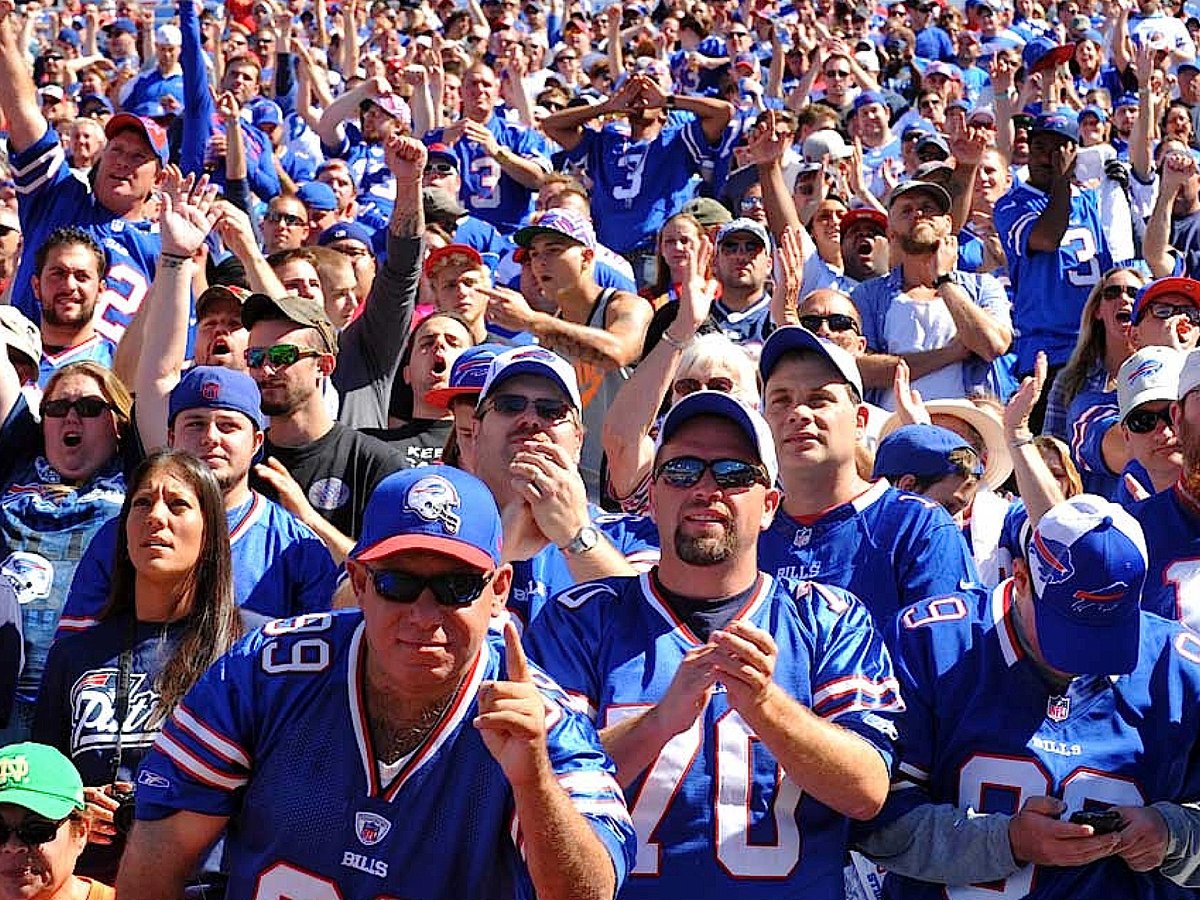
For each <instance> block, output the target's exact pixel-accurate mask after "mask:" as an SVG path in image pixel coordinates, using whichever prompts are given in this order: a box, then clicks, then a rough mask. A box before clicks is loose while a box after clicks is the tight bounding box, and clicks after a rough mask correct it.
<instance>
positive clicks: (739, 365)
mask: <svg viewBox="0 0 1200 900" xmlns="http://www.w3.org/2000/svg"><path fill="white" fill-rule="evenodd" d="M711 255H712V245H711V244H710V243H707V242H705V243H704V244H697V245H696V246H694V247H689V248H688V249H687V250H686V251H685V255H684V259H683V261H682V264H681V265H680V266H679V275H680V277H681V278H682V288H681V292H680V298H679V313H678V315H677V316H676V318H675V321H674V322H672V323H671V325H670V326H669V327H668V328H667V330H666V332H665V333H664V334H663V336H662V338H661V340H659V342H658V343H657V344H655V346H654V349H653V350H651V351H650V352H649V353H647V354H646V356H645V358H643V359H642V361H641V362H640V363H639V364H638V367H637V368H636V369H635V370H634V372H633V375H632V376H631V377H630V378H629V380H628V381H627V382H625V384H623V385H622V386H621V390H620V391H618V392H617V395H616V397H615V398H613V402H612V405H610V406H609V408H608V415H607V416H606V417H605V420H604V452H605V453H607V454H608V493H609V494H610V495H611V496H612V497H615V498H616V499H617V500H618V502H619V503H620V504H621V508H622V509H623V510H624V511H625V512H630V513H644V512H645V511H646V509H647V508H648V505H649V488H650V477H651V467H652V465H653V463H654V435H655V434H656V433H657V429H658V423H659V411H660V409H661V408H662V406H663V405H664V399H665V403H666V405H667V406H668V407H670V406H672V405H674V404H675V403H677V402H679V400H681V399H682V398H684V397H686V396H687V395H688V394H694V393H695V392H696V391H700V390H710V391H721V392H723V393H726V394H733V395H734V396H736V397H738V398H739V399H741V400H743V401H744V402H745V403H746V404H747V405H749V406H752V407H754V408H756V409H757V407H758V400H759V397H758V374H757V372H756V371H755V369H754V363H753V362H752V361H751V360H750V357H749V356H747V355H746V353H745V352H744V351H743V350H742V349H741V348H740V347H738V346H737V345H736V344H734V343H733V342H732V341H730V340H729V339H728V338H727V337H725V336H724V335H722V334H705V335H699V336H698V335H697V333H696V332H697V330H698V329H699V328H700V326H701V324H702V323H703V322H704V321H705V320H706V319H707V318H708V311H709V308H710V307H711V305H712V295H711V294H710V293H709V292H708V289H707V285H706V284H705V282H704V277H703V276H704V273H706V272H707V271H708V259H709V258H710V257H711Z"/></svg>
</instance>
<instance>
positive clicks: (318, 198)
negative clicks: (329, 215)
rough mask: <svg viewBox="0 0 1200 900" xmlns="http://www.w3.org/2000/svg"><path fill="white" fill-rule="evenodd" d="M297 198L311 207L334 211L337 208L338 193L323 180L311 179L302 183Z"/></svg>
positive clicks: (322, 210)
mask: <svg viewBox="0 0 1200 900" xmlns="http://www.w3.org/2000/svg"><path fill="white" fill-rule="evenodd" d="M296 199H298V200H299V201H300V202H301V203H303V204H304V205H305V206H307V207H309V208H310V209H315V210H318V211H320V212H332V211H333V210H335V209H337V195H336V194H335V193H334V192H333V188H331V187H330V186H329V185H327V184H326V183H325V182H323V181H309V182H307V183H306V184H302V185H300V189H299V190H297V191H296Z"/></svg>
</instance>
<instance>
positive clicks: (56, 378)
mask: <svg viewBox="0 0 1200 900" xmlns="http://www.w3.org/2000/svg"><path fill="white" fill-rule="evenodd" d="M130 403H131V401H130V398H129V392H128V391H126V390H125V387H124V385H122V384H121V382H120V381H119V380H118V379H117V378H116V376H115V375H113V374H112V372H110V371H109V370H108V369H106V368H104V367H103V366H100V365H98V364H96V363H93V362H79V363H73V364H71V365H68V366H64V367H63V368H62V369H60V370H58V371H57V372H56V373H55V374H54V375H53V377H51V379H50V381H49V382H48V383H47V384H46V390H45V393H44V394H43V395H42V401H41V407H40V413H41V422H40V423H39V422H38V419H37V416H36V413H37V412H38V410H34V409H31V408H30V407H29V402H28V400H27V399H26V397H25V396H24V395H23V394H22V393H21V385H20V379H19V378H18V376H17V373H16V371H15V370H14V368H13V366H12V363H10V362H9V359H8V354H6V353H0V422H2V423H3V425H2V426H0V447H3V448H4V449H3V452H2V453H0V576H3V577H7V578H8V580H9V581H11V582H12V583H13V586H14V587H15V588H16V590H17V599H18V600H19V601H20V604H21V615H22V629H23V632H24V641H25V646H24V649H25V667H24V669H23V670H22V672H21V677H20V680H19V682H18V685H17V699H16V704H15V706H14V709H13V715H12V718H11V719H10V721H9V725H8V729H7V730H5V731H0V745H3V744H6V743H11V742H12V741H18V740H24V739H25V738H27V737H28V736H29V729H30V726H31V724H32V721H33V708H34V702H35V701H36V700H37V692H38V685H39V684H40V682H41V679H42V670H43V667H44V666H45V662H46V654H47V653H48V652H49V650H50V642H51V641H52V640H53V638H54V632H55V629H56V628H57V625H58V616H59V613H60V612H61V611H62V606H63V603H64V602H65V600H66V597H67V590H68V588H70V586H71V578H72V576H73V575H74V573H75V567H76V565H77V564H78V562H79V559H80V557H81V556H82V551H83V548H84V547H86V546H87V544H88V541H90V540H91V538H92V535H93V534H95V532H96V530H97V529H99V527H100V526H101V525H102V524H104V522H106V521H108V520H109V519H111V518H112V517H113V516H115V515H116V514H117V512H118V510H119V509H120V507H121V500H122V497H123V496H124V493H125V476H124V473H123V466H122V462H123V460H122V454H121V450H122V445H123V443H124V437H125V434H126V431H127V429H128V426H129V408H130Z"/></svg>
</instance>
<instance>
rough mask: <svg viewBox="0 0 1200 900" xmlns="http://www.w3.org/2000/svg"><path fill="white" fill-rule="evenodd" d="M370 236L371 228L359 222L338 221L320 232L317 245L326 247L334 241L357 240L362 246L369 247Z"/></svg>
mask: <svg viewBox="0 0 1200 900" xmlns="http://www.w3.org/2000/svg"><path fill="white" fill-rule="evenodd" d="M372 237H373V235H372V234H371V229H369V228H367V226H366V225H363V224H362V223H361V222H338V223H337V224H336V225H330V226H329V227H328V228H326V229H325V230H324V231H322V232H321V236H320V237H318V238H317V245H318V246H321V247H328V246H329V245H330V244H332V243H333V242H334V241H358V242H359V243H360V244H362V245H363V246H364V247H370V246H371V239H372Z"/></svg>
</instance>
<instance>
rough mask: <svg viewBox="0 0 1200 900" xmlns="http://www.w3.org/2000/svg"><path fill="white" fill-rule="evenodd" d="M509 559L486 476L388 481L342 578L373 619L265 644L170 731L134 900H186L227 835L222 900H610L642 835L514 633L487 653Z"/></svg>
mask: <svg viewBox="0 0 1200 900" xmlns="http://www.w3.org/2000/svg"><path fill="white" fill-rule="evenodd" d="M500 541H501V524H500V514H499V511H498V510H497V509H496V505H495V503H494V502H493V500H492V498H491V496H490V494H489V492H488V489H487V487H486V486H485V485H484V484H483V483H482V482H481V481H479V480H478V479H476V478H474V477H473V476H471V475H468V474H466V473H465V472H462V471H460V470H458V469H454V468H453V467H450V466H443V467H439V468H418V469H409V470H406V471H404V472H400V473H397V474H395V475H392V476H390V477H388V478H387V479H385V480H384V482H382V483H381V484H380V486H379V489H378V490H376V492H375V493H374V495H373V496H372V497H371V501H370V504H369V505H368V509H367V514H366V516H365V517H364V530H363V532H362V535H361V537H360V541H359V543H358V545H357V546H356V547H355V550H354V553H353V558H352V559H351V560H350V561H349V562H348V563H347V568H348V571H349V574H350V580H351V583H352V585H353V589H354V593H355V596H356V599H357V601H358V604H359V606H360V607H361V610H347V611H345V612H341V613H335V614H318V615H308V616H301V617H299V618H296V619H289V620H282V621H278V622H273V623H270V624H268V625H267V626H265V627H264V628H263V629H262V630H261V631H259V632H256V633H254V634H252V635H251V636H250V637H248V638H247V639H246V640H245V641H243V642H242V643H241V644H240V645H239V646H238V647H236V648H235V649H234V650H233V651H231V652H230V653H229V654H228V655H226V656H225V657H224V658H223V659H222V660H220V661H219V662H218V663H217V664H216V665H215V666H213V668H211V669H210V670H209V671H208V673H207V674H206V675H204V676H203V677H202V678H201V679H200V681H199V682H198V683H197V685H196V686H195V687H194V688H193V689H192V690H191V691H190V692H189V693H188V695H187V696H186V697H185V698H184V701H183V703H182V704H181V705H180V706H179V708H178V709H177V710H176V712H175V714H174V715H173V716H172V718H171V719H170V721H168V722H167V723H166V724H165V725H164V727H163V731H162V733H161V735H160V736H159V739H158V741H157V742H156V743H155V745H154V749H153V750H152V751H151V753H150V755H149V757H148V758H147V760H146V762H145V763H144V765H143V768H142V771H141V774H140V776H139V785H138V789H137V802H138V810H137V815H138V822H137V825H136V827H135V828H134V829H133V833H132V835H131V837H130V843H129V845H128V847H127V849H126V851H125V857H124V860H123V862H122V866H121V874H120V877H119V879H118V885H119V888H118V890H119V891H120V893H121V897H122V898H123V900H166V898H172V900H178V898H180V897H181V896H182V893H183V884H184V880H185V879H186V877H187V875H188V874H189V872H190V871H191V870H192V868H193V867H194V866H195V864H196V862H197V860H198V859H199V857H200V855H201V853H202V852H203V851H204V850H205V849H206V848H208V847H209V846H211V844H212V842H213V841H214V840H215V839H216V838H217V837H218V836H220V834H221V832H222V831H223V830H225V828H226V826H227V825H228V826H229V827H228V830H227V831H226V833H225V834H226V837H225V867H226V870H227V871H228V873H229V879H230V880H229V885H228V890H227V893H226V895H225V896H226V897H227V898H228V900H263V898H283V897H294V898H300V897H307V898H314V900H315V898H330V900H332V898H335V897H345V898H363V900H369V898H374V897H379V896H392V897H443V898H462V897H513V898H532V897H533V896H534V895H535V893H536V896H537V897H539V898H542V900H546V898H559V900H585V898H586V900H611V898H612V897H613V896H614V895H615V894H616V892H617V890H618V889H619V888H620V887H621V884H622V882H623V881H624V879H625V873H626V871H627V870H628V868H629V867H630V866H631V865H632V862H633V851H634V842H633V829H632V824H631V822H630V820H629V814H628V811H627V810H626V808H625V804H624V802H623V800H622V797H621V792H620V788H619V787H618V785H617V782H616V780H615V778H614V777H613V765H612V762H611V761H610V760H609V758H608V757H607V756H606V755H605V753H604V751H603V748H602V747H601V746H600V743H599V741H598V740H597V737H596V733H595V731H594V729H593V728H592V726H591V724H590V723H589V722H588V721H587V720H586V718H585V717H584V716H582V715H580V714H579V713H577V712H575V711H573V710H572V709H571V708H570V706H569V703H568V698H567V697H566V695H565V694H564V693H563V692H562V690H561V689H560V688H558V687H557V685H554V684H553V682H551V681H550V680H549V679H548V678H546V676H545V675H544V674H542V672H540V671H538V670H536V669H534V668H533V667H531V666H530V664H529V663H528V662H527V661H526V659H525V654H524V652H523V651H522V649H521V644H520V640H519V639H518V637H517V631H516V628H515V626H513V625H511V624H509V625H508V626H507V627H506V629H505V634H504V637H503V640H501V638H500V637H499V636H498V635H492V636H489V634H488V623H489V621H490V620H491V619H492V617H493V616H496V615H499V614H500V613H502V612H503V609H504V602H505V598H506V596H507V594H508V589H509V586H510V585H511V583H512V569H511V567H510V566H508V565H507V564H505V563H503V562H502V561H501V556H500ZM235 685H236V686H237V687H236V689H232V688H233V687H234V686H235ZM299 760H304V761H306V762H305V766H306V767H307V771H306V773H305V774H306V777H302V778H298V777H297V761H299Z"/></svg>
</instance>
